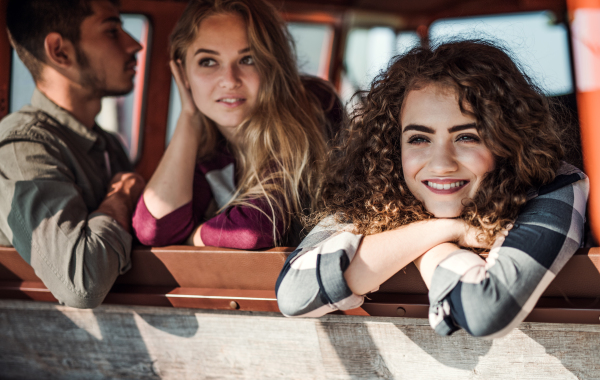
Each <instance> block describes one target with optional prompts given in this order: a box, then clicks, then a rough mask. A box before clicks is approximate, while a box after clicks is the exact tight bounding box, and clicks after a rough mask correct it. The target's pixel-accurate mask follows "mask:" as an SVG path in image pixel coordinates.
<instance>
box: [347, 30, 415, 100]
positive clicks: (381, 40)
mask: <svg viewBox="0 0 600 380" xmlns="http://www.w3.org/2000/svg"><path fill="white" fill-rule="evenodd" d="M419 44H420V38H419V36H418V34H417V32H415V31H400V32H398V33H396V32H395V31H394V30H393V29H392V28H389V27H381V26H379V27H373V28H352V29H351V30H350V31H349V33H348V39H347V43H346V50H345V55H344V70H343V72H342V80H341V89H340V96H341V98H342V100H343V101H344V103H345V104H348V106H349V107H351V105H350V103H349V102H350V100H351V98H352V95H354V93H355V92H356V91H359V90H368V89H369V85H370V84H371V82H372V81H373V79H374V78H375V76H376V75H377V74H379V73H380V72H381V71H382V70H385V69H386V68H387V66H388V64H389V62H390V60H391V59H392V57H393V56H395V55H398V54H402V53H405V52H407V51H409V50H410V49H412V48H413V47H415V46H418V45H419Z"/></svg>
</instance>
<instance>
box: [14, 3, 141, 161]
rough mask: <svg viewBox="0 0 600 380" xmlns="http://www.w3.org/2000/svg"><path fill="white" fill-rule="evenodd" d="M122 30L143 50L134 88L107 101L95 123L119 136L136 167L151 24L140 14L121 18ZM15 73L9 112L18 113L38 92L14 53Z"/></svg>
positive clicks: (103, 101)
mask: <svg viewBox="0 0 600 380" xmlns="http://www.w3.org/2000/svg"><path fill="white" fill-rule="evenodd" d="M121 19H122V21H123V29H124V30H125V31H126V32H127V33H129V34H130V35H131V36H132V37H133V38H135V39H136V40H138V41H139V42H140V44H142V46H144V49H143V50H142V51H140V52H139V53H138V54H137V60H138V63H137V74H136V78H135V80H134V82H135V87H134V90H133V91H132V92H130V93H129V94H127V95H125V96H118V97H104V98H103V99H102V110H101V111H100V113H99V114H98V116H96V123H97V124H98V125H99V126H101V127H102V128H103V129H104V130H106V131H110V132H113V133H116V134H117V135H118V136H119V138H120V139H121V142H122V143H123V145H124V146H125V150H126V151H127V152H128V154H129V159H130V160H131V161H132V162H134V163H136V162H137V161H138V159H139V156H140V152H141V146H140V142H141V140H140V136H141V132H142V128H143V127H142V125H143V121H142V115H143V114H144V112H143V111H144V110H143V108H144V95H145V91H144V88H145V82H146V79H147V78H145V73H146V71H147V70H146V66H147V61H148V60H147V59H146V57H148V56H149V48H150V43H149V42H150V38H149V35H150V27H151V26H150V23H149V21H148V18H146V16H144V15H140V14H122V15H121ZM11 60H12V64H11V67H12V73H11V86H10V112H11V113H12V112H16V111H18V110H19V109H21V107H23V106H24V105H26V104H29V102H30V100H31V96H32V94H33V91H34V89H35V83H34V81H33V78H32V77H31V74H30V73H29V71H28V70H27V68H26V67H25V65H24V64H23V62H21V60H20V59H19V57H18V56H17V53H16V52H15V51H14V50H13V52H12V57H11Z"/></svg>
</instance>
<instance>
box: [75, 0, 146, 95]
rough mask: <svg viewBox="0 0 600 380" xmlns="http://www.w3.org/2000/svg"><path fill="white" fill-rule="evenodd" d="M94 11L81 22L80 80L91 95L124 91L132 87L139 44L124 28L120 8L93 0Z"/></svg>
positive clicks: (117, 93) (140, 47) (128, 90)
mask: <svg viewBox="0 0 600 380" xmlns="http://www.w3.org/2000/svg"><path fill="white" fill-rule="evenodd" d="M91 7H92V10H93V12H94V14H93V15H91V16H89V17H86V18H85V19H84V20H83V22H82V23H81V39H80V40H79V44H78V46H77V55H78V56H77V63H78V64H79V67H80V69H81V77H80V84H81V85H82V86H83V87H85V88H87V89H88V90H89V91H90V92H91V93H92V95H93V96H98V97H103V96H116V95H124V94H127V93H128V92H130V91H131V90H132V89H133V77H134V76H135V66H136V58H135V55H136V53H137V52H138V51H140V50H141V49H142V46H141V45H140V44H139V43H138V42H137V41H136V40H135V39H133V38H132V37H131V36H130V35H129V34H127V32H125V31H124V30H123V28H122V25H121V19H120V15H119V10H118V9H117V8H116V7H115V6H114V5H113V4H111V3H110V2H108V1H92V3H91Z"/></svg>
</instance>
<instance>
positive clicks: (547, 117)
mask: <svg viewBox="0 0 600 380" xmlns="http://www.w3.org/2000/svg"><path fill="white" fill-rule="evenodd" d="M429 84H441V85H444V86H448V87H450V88H453V89H455V90H456V93H457V95H458V103H459V106H460V109H461V111H462V112H463V113H464V114H470V115H472V116H473V117H475V119H476V128H477V130H478V132H479V135H480V136H481V138H482V141H483V142H484V143H485V145H486V146H487V147H488V148H489V149H490V151H491V152H492V154H493V155H494V158H495V162H496V165H495V169H494V170H493V171H491V172H489V173H487V174H486V175H485V177H484V179H483V181H482V182H481V185H480V187H479V189H478V191H477V193H476V195H475V196H474V197H473V199H468V200H465V201H463V204H464V208H463V211H462V213H461V215H460V218H462V219H464V220H465V221H466V222H467V223H469V224H470V225H472V226H475V227H480V228H482V229H483V230H484V231H485V236H483V237H482V238H484V239H485V240H487V241H491V240H492V239H493V237H494V236H495V235H496V233H497V232H498V231H500V230H501V229H502V228H504V227H506V225H507V224H508V223H510V222H512V221H514V219H515V218H516V217H517V215H518V214H519V211H520V209H521V207H522V206H523V205H524V204H525V202H526V201H527V192H528V190H530V189H531V188H532V187H537V186H541V185H544V184H547V183H549V182H551V181H552V180H553V179H554V177H555V175H556V171H557V170H558V168H559V166H560V160H561V158H562V157H563V155H564V148H563V146H562V144H561V130H560V129H559V128H558V122H557V119H556V118H555V117H554V115H553V113H552V112H551V109H550V103H549V101H548V99H547V98H546V97H545V96H544V95H543V94H542V92H541V91H540V89H539V88H538V87H537V86H536V85H535V84H534V83H533V82H532V80H531V79H530V78H529V77H528V76H527V75H526V74H524V73H523V72H522V71H521V70H520V69H519V67H518V66H517V65H516V64H515V63H514V62H513V61H512V59H511V58H510V56H509V55H508V54H507V53H506V52H505V51H504V50H503V49H502V48H500V47H498V46H496V45H494V44H493V43H490V42H488V41H482V40H467V41H456V42H448V43H442V44H439V45H437V46H434V47H430V48H426V47H418V48H414V49H413V50H411V51H410V52H408V53H406V54H404V55H401V56H397V57H395V58H394V59H393V60H392V62H391V63H390V66H389V68H388V69H387V71H385V72H383V73H381V74H380V75H379V76H378V77H376V78H375V80H374V81H373V83H372V85H371V89H370V91H368V92H362V93H358V94H357V95H356V96H360V97H361V99H362V102H361V104H360V105H359V106H358V108H357V109H356V110H355V113H354V115H353V117H352V119H351V122H350V124H349V126H348V127H347V128H346V129H345V130H343V131H342V133H341V134H340V136H339V140H338V146H337V147H336V148H335V149H334V150H332V151H331V152H330V154H329V158H328V160H329V162H328V165H326V173H325V180H324V184H323V193H322V202H323V210H322V212H321V213H319V214H318V215H316V216H315V219H320V218H322V217H323V216H325V215H331V214H335V215H336V217H337V219H338V221H345V222H352V223H354V225H355V228H356V232H358V233H361V234H367V235H369V234H375V233H378V232H383V231H386V230H390V229H393V228H396V227H399V226H402V225H406V224H409V223H412V222H415V221H418V220H423V219H428V218H433V215H432V214H431V213H429V212H428V211H427V210H426V209H425V207H424V206H423V204H422V203H421V202H420V201H419V200H417V199H416V198H415V197H414V196H413V194H412V193H411V192H410V191H409V189H408V187H407V186H406V183H405V181H404V178H403V171H402V160H401V141H402V126H401V122H400V114H401V110H402V105H403V102H404V99H405V98H406V96H407V95H408V93H409V92H410V91H412V90H416V89H421V88H423V87H425V86H427V85H429Z"/></svg>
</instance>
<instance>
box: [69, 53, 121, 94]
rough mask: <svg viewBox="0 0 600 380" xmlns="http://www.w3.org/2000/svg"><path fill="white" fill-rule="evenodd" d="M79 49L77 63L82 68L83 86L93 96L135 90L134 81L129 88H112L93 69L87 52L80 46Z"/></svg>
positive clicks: (81, 79)
mask: <svg viewBox="0 0 600 380" xmlns="http://www.w3.org/2000/svg"><path fill="white" fill-rule="evenodd" d="M76 50H77V63H78V64H79V67H80V68H81V78H80V81H81V86H82V87H84V88H87V89H88V90H90V93H91V96H92V97H98V98H103V97H105V96H122V95H127V94H128V93H130V92H131V90H133V82H132V83H131V85H130V86H129V88H128V89H110V88H108V87H107V85H106V83H105V82H104V81H102V80H100V78H99V77H98V74H97V73H96V72H95V71H94V70H93V69H92V67H91V65H90V61H89V59H88V57H87V55H86V54H85V52H84V51H83V50H82V49H81V48H80V47H79V46H77V47H76Z"/></svg>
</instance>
